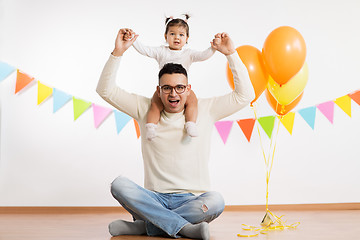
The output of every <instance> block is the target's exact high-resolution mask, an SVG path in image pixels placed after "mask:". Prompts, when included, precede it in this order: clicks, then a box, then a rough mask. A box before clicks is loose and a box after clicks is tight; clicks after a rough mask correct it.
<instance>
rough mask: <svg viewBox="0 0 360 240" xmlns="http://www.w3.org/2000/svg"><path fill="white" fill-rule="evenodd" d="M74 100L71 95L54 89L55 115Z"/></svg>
mask: <svg viewBox="0 0 360 240" xmlns="http://www.w3.org/2000/svg"><path fill="white" fill-rule="evenodd" d="M71 98H72V96H71V95H70V94H67V93H65V92H63V91H60V90H58V89H56V88H54V91H53V99H54V102H53V106H54V107H53V109H54V110H53V112H54V113H55V112H56V111H57V110H59V109H60V108H62V107H63V106H64V105H65V104H66V103H67V102H68V101H70V99H71Z"/></svg>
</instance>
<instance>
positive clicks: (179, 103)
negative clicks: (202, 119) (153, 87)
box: [157, 73, 191, 113]
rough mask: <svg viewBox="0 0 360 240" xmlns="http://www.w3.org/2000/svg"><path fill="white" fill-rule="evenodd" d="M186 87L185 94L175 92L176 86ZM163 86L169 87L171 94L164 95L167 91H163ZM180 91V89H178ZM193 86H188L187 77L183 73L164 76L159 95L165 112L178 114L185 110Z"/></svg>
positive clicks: (161, 80) (158, 89)
mask: <svg viewBox="0 0 360 240" xmlns="http://www.w3.org/2000/svg"><path fill="white" fill-rule="evenodd" d="M181 85H182V86H186V88H185V91H184V92H183V93H177V92H176V91H175V87H176V86H181ZM162 86H167V87H166V88H167V89H169V87H170V89H171V90H170V93H164V90H165V89H161V87H162ZM178 89H179V88H178ZM190 89H191V86H190V85H188V84H187V77H186V76H185V75H184V74H181V73H174V74H164V75H162V76H161V78H160V87H159V86H158V88H157V92H158V95H159V97H160V99H161V101H162V103H163V104H164V110H165V111H167V112H169V113H178V112H182V111H183V110H184V106H185V103H186V99H187V97H188V96H189V94H190Z"/></svg>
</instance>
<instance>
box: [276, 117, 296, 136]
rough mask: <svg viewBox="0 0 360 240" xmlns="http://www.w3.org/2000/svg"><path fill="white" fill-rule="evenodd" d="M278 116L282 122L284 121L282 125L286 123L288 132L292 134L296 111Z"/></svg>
mask: <svg viewBox="0 0 360 240" xmlns="http://www.w3.org/2000/svg"><path fill="white" fill-rule="evenodd" d="M278 118H279V119H280V122H281V123H282V125H284V127H285V128H286V130H288V132H289V133H290V135H291V134H292V130H293V126H294V120H295V113H294V112H289V113H287V114H285V115H284V116H278Z"/></svg>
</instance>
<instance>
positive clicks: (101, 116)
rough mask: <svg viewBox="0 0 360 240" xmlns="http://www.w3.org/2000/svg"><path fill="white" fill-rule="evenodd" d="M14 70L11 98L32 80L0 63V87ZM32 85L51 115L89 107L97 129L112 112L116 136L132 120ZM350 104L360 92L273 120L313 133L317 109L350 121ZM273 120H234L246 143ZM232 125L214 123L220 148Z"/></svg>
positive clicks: (268, 130)
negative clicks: (298, 120)
mask: <svg viewBox="0 0 360 240" xmlns="http://www.w3.org/2000/svg"><path fill="white" fill-rule="evenodd" d="M15 70H16V71H17V75H16V86H15V94H17V93H19V92H20V91H21V90H23V89H24V88H25V87H27V86H28V85H29V84H30V83H32V82H34V80H35V78H34V77H32V76H30V75H28V74H26V73H24V72H22V71H20V70H19V69H16V68H15V67H12V66H10V65H9V64H7V63H4V62H1V61H0V83H1V81H3V80H4V79H6V78H7V77H8V76H9V75H10V74H12V73H13V72H14V71H15ZM36 82H37V84H38V95H37V104H38V105H40V104H41V103H42V102H44V101H45V100H46V99H48V98H50V97H51V96H52V98H53V113H55V112H57V111H58V110H59V109H60V108H62V107H63V106H64V105H65V104H66V103H67V102H69V101H70V100H73V110H74V121H75V120H76V119H78V118H79V117H80V116H81V115H82V114H83V113H84V112H85V111H86V110H87V109H88V108H90V107H92V108H93V114H94V126H95V128H96V129H97V128H99V126H100V125H101V124H102V123H103V122H104V121H105V120H106V119H107V117H108V116H109V115H110V114H111V113H112V112H114V115H115V121H116V129H117V134H119V133H120V132H121V130H122V129H123V128H124V127H125V125H126V124H127V123H128V122H129V121H130V120H131V119H132V118H131V117H130V116H128V115H127V114H125V113H122V112H120V111H118V110H115V109H110V108H106V107H101V106H99V105H97V104H95V103H91V102H88V101H85V100H82V99H79V98H75V97H74V96H72V95H71V94H68V93H65V92H63V91H60V90H58V89H56V88H51V87H48V86H46V85H45V84H43V83H41V82H40V81H36ZM351 100H353V101H354V102H355V103H357V104H358V105H360V90H356V91H354V92H351V93H348V94H346V95H344V96H341V97H338V98H336V99H335V100H331V101H327V102H323V103H321V104H317V105H314V106H311V107H307V108H303V109H300V110H297V112H289V113H287V114H285V115H284V116H277V117H278V118H279V120H280V122H281V123H282V125H283V126H284V127H285V129H286V130H287V131H288V132H289V133H290V135H292V131H293V127H294V121H295V115H296V113H298V114H300V116H301V117H302V118H303V119H304V120H305V122H306V123H307V124H308V125H309V126H310V127H311V128H312V129H313V130H315V119H316V109H318V110H319V111H320V112H321V113H322V114H323V115H324V116H325V117H326V118H327V119H328V120H329V121H330V122H331V123H332V124H333V122H334V106H335V104H336V105H337V106H338V107H339V108H340V109H341V110H342V111H343V112H344V113H345V114H347V115H348V116H349V117H351ZM275 118H276V116H264V117H260V118H257V117H255V118H247V119H239V120H236V122H237V123H238V126H239V127H240V128H241V130H242V132H243V134H244V136H245V137H246V139H247V141H248V142H250V140H251V136H252V132H253V129H254V125H255V123H256V121H257V122H258V123H259V124H260V126H261V127H262V129H263V130H264V131H265V133H266V135H267V136H268V137H269V138H270V139H271V137H272V133H273V129H274V123H275ZM133 121H134V128H135V131H136V136H137V138H140V127H139V124H138V122H137V121H136V120H135V119H133ZM233 122H234V121H218V122H216V123H215V127H216V129H217V131H218V133H219V135H220V137H221V139H222V141H223V143H224V144H226V142H227V139H228V137H229V134H230V131H231V129H232V125H233Z"/></svg>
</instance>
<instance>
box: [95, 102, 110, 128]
mask: <svg viewBox="0 0 360 240" xmlns="http://www.w3.org/2000/svg"><path fill="white" fill-rule="evenodd" d="M92 107H93V113H94V124H95V128H98V127H99V126H100V125H101V124H102V123H103V122H104V120H105V119H106V118H107V117H108V116H109V115H110V113H112V109H110V108H106V107H102V106H99V105H96V104H95V103H93V104H92Z"/></svg>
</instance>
